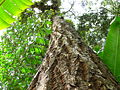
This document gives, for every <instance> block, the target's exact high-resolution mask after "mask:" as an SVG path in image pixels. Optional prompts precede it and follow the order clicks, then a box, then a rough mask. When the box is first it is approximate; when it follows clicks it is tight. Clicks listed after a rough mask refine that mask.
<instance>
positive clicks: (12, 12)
mask: <svg viewBox="0 0 120 90" xmlns="http://www.w3.org/2000/svg"><path fill="white" fill-rule="evenodd" d="M32 4H33V3H32V2H31V0H0V30H1V29H4V28H6V27H9V26H10V24H11V23H13V22H14V21H16V16H18V15H19V14H20V13H21V12H22V11H24V10H25V9H26V8H28V7H30V5H32Z"/></svg>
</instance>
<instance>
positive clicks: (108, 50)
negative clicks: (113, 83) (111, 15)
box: [103, 16, 120, 82]
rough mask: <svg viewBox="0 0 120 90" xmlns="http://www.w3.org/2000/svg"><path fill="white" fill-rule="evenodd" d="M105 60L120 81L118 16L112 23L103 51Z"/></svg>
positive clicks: (119, 26)
mask: <svg viewBox="0 0 120 90" xmlns="http://www.w3.org/2000/svg"><path fill="white" fill-rule="evenodd" d="M103 62H104V63H105V64H106V65H107V66H108V68H109V69H110V71H111V72H112V73H113V75H114V76H115V78H116V79H117V81H118V82H120V17H118V16H117V17H116V18H115V19H114V20H113V22H112V23H111V25H110V31H109V33H108V36H107V40H106V44H105V47H104V52H103Z"/></svg>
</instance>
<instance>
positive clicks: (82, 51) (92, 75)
mask: <svg viewBox="0 0 120 90" xmlns="http://www.w3.org/2000/svg"><path fill="white" fill-rule="evenodd" d="M53 22H54V23H53V33H52V34H51V40H50V45H49V48H48V51H47V53H46V56H45V58H44V61H43V63H42V65H41V66H40V68H39V70H38V72H37V74H36V75H35V77H34V78H33V81H32V82H31V84H30V86H29V88H28V90H120V87H119V84H118V83H117V82H116V81H115V79H114V77H113V76H112V74H111V73H110V71H109V70H108V69H107V67H106V66H105V65H104V64H103V63H102V62H101V60H100V58H99V57H98V56H97V55H96V54H95V53H94V52H93V51H92V50H91V49H90V48H89V47H88V46H86V45H85V44H84V43H83V42H82V41H81V39H80V37H79V35H77V33H76V30H75V29H74V28H72V26H70V25H69V24H68V23H66V22H65V21H64V20H63V19H60V18H59V17H55V18H54V19H53Z"/></svg>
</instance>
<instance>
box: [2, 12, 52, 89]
mask: <svg viewBox="0 0 120 90" xmlns="http://www.w3.org/2000/svg"><path fill="white" fill-rule="evenodd" d="M24 13H25V14H26V16H25V15H24V16H25V17H22V18H21V19H20V20H19V21H17V22H15V23H14V26H12V27H10V28H8V29H7V30H6V32H5V33H4V35H3V36H2V37H1V43H0V47H1V48H0V82H1V83H2V84H3V85H2V87H5V88H7V90H26V88H27V87H28V84H29V83H30V81H31V79H32V77H33V75H34V74H35V73H36V71H37V68H38V65H39V64H41V61H42V59H43V57H44V54H45V52H46V49H47V47H48V42H49V34H50V33H51V21H50V16H51V14H52V13H51V11H46V12H45V13H43V14H37V13H35V12H34V11H33V10H26V11H25V12H24ZM46 16H47V18H46Z"/></svg>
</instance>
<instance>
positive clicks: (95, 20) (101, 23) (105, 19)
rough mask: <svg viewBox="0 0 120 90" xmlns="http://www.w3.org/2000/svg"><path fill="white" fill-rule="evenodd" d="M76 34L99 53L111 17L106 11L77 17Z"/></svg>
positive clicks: (102, 10) (102, 9) (101, 10)
mask: <svg viewBox="0 0 120 90" xmlns="http://www.w3.org/2000/svg"><path fill="white" fill-rule="evenodd" d="M78 19H79V23H78V30H77V31H78V33H79V34H80V36H81V38H82V39H83V40H84V41H85V43H86V44H87V45H89V46H90V47H91V48H93V49H94V50H95V51H96V52H99V50H100V49H102V48H103V46H104V42H105V39H106V37H107V34H108V28H109V26H110V22H111V21H112V19H113V16H112V17H111V16H109V15H108V12H107V10H106V9H104V8H101V9H100V10H99V11H98V12H92V11H90V13H85V14H83V15H82V16H79V17H78Z"/></svg>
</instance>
